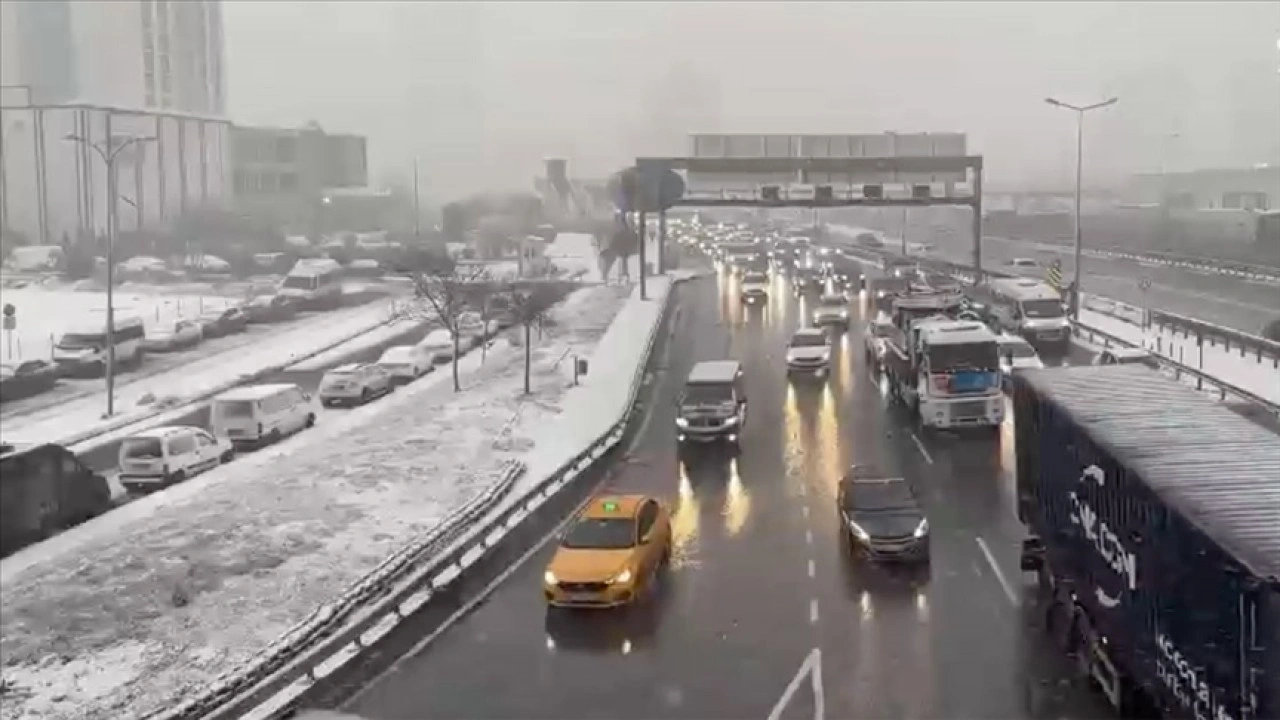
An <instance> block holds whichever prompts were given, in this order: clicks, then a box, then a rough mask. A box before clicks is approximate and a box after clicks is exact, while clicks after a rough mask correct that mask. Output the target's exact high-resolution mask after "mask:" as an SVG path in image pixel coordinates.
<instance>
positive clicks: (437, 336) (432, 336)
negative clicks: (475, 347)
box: [418, 328, 453, 365]
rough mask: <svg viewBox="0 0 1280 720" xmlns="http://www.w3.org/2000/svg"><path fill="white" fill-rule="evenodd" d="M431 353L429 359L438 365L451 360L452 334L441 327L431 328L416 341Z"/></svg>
mask: <svg viewBox="0 0 1280 720" xmlns="http://www.w3.org/2000/svg"><path fill="white" fill-rule="evenodd" d="M418 347H420V348H423V349H425V350H426V351H427V353H429V354H430V355H431V361H432V362H434V363H435V364H437V365H439V364H441V363H447V362H449V361H450V360H453V336H452V335H451V334H450V333H449V331H448V330H445V329H443V328H441V329H439V330H432V331H431V332H430V333H428V334H427V336H426V337H425V338H423V339H422V340H420V341H419V342H418Z"/></svg>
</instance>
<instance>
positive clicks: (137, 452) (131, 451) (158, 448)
mask: <svg viewBox="0 0 1280 720" xmlns="http://www.w3.org/2000/svg"><path fill="white" fill-rule="evenodd" d="M120 454H121V455H122V456H123V457H126V458H129V459H131V460H159V459H161V458H163V457H164V447H163V446H162V445H161V442H160V438H128V439H126V440H125V441H124V444H123V445H121V449H120Z"/></svg>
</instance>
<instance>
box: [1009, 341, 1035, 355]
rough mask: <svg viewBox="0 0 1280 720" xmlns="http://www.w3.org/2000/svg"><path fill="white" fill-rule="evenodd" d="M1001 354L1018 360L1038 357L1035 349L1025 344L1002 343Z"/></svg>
mask: <svg viewBox="0 0 1280 720" xmlns="http://www.w3.org/2000/svg"><path fill="white" fill-rule="evenodd" d="M1000 352H1002V353H1004V354H1006V355H1012V356H1013V357H1016V358H1032V357H1035V356H1036V350H1035V348H1033V347H1031V345H1030V344H1028V343H1024V342H1009V343H1001V345H1000Z"/></svg>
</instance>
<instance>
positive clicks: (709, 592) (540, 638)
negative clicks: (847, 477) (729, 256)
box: [346, 276, 1109, 720]
mask: <svg viewBox="0 0 1280 720" xmlns="http://www.w3.org/2000/svg"><path fill="white" fill-rule="evenodd" d="M733 285H734V281H733V280H732V279H729V278H727V277H724V276H722V277H721V278H719V279H714V280H713V279H704V280H699V281H696V282H694V283H690V284H688V285H685V286H684V287H683V288H681V289H680V290H679V296H678V299H677V302H679V303H680V307H681V308H682V310H681V312H680V315H679V319H678V321H677V322H676V324H675V326H674V328H673V335H674V337H673V341H672V342H670V343H668V348H669V349H668V350H667V355H666V357H665V358H664V359H663V361H662V362H661V363H660V365H661V367H662V370H661V371H659V372H658V374H657V376H656V378H655V380H656V383H657V386H656V397H655V400H654V402H653V403H652V405H651V407H652V408H653V411H652V414H651V415H650V417H649V418H648V419H647V420H646V421H645V424H644V425H643V426H642V429H641V432H640V433H639V434H638V436H637V438H636V440H635V442H634V444H633V446H632V447H631V448H630V450H629V452H628V453H627V454H626V459H625V460H623V461H622V462H620V463H619V464H618V465H617V466H616V467H615V468H613V470H612V472H611V473H610V475H609V477H608V478H607V479H606V480H605V486H606V487H607V488H608V489H609V490H612V491H635V492H645V493H650V494H653V495H656V496H659V497H660V498H662V499H664V500H665V501H667V502H670V503H671V504H672V505H673V507H674V514H673V528H674V532H675V550H674V556H673V561H672V564H671V568H670V571H669V574H668V575H667V577H666V578H665V579H664V582H663V584H662V586H661V590H660V591H659V592H658V593H657V594H656V595H655V596H653V597H651V598H649V600H648V601H647V602H646V603H644V604H642V605H640V606H637V607H633V608H629V609H627V610H624V611H621V612H604V613H595V612H584V613H567V614H561V613H553V614H548V612H547V609H546V607H545V605H544V603H543V601H542V598H541V588H540V583H541V577H542V572H543V570H544V567H545V564H546V562H547V560H548V558H549V557H550V554H551V548H550V547H549V546H543V547H542V548H541V549H540V550H538V551H537V552H535V553H534V554H533V555H532V557H531V559H530V561H529V562H527V563H525V564H523V565H519V566H517V567H515V568H514V569H513V570H512V573H511V575H510V576H509V577H508V578H506V580H505V581H503V582H500V583H499V584H497V585H496V587H495V588H494V590H493V593H492V595H491V596H489V597H488V599H487V600H486V601H485V602H483V603H482V604H481V605H479V606H478V607H476V608H475V609H474V610H473V611H472V612H470V613H469V614H467V615H464V616H463V617H462V618H461V619H460V620H459V621H458V622H456V623H455V624H453V625H452V626H450V627H448V628H447V629H445V630H444V631H443V632H442V633H441V634H440V635H439V636H438V637H437V638H436V639H435V640H434V641H433V642H432V643H431V644H429V645H427V646H426V647H425V648H423V649H421V650H419V651H418V652H416V653H415V654H411V655H409V656H407V657H405V658H403V659H402V660H401V662H400V664H399V665H398V666H397V667H395V668H393V669H392V670H391V671H390V672H388V673H387V674H386V675H384V676H383V677H382V678H380V679H379V680H378V681H375V682H374V683H371V684H370V685H369V686H368V687H366V688H365V689H364V690H363V691H362V692H361V694H359V695H358V696H356V697H355V698H354V699H353V700H352V701H351V702H350V703H349V705H348V707H347V708H346V710H347V711H349V712H354V713H357V714H359V715H361V716H364V717H367V718H377V719H379V720H393V719H405V720H408V719H410V718H412V719H414V720H422V719H424V718H517V717H519V718H583V719H586V718H601V717H611V718H635V719H637V720H639V719H642V718H644V719H651V718H697V719H711V718H726V719H729V718H732V719H735V720H738V719H741V718H764V717H768V716H770V713H771V710H772V709H774V708H775V706H777V705H778V704H779V701H780V698H781V697H782V696H783V695H784V690H786V689H787V687H788V685H789V683H791V681H792V679H793V678H795V677H796V676H797V674H798V672H799V671H800V670H801V668H802V665H804V664H805V662H806V658H809V663H808V665H805V667H808V668H812V669H813V670H814V671H815V672H814V673H811V674H809V675H806V676H805V677H803V678H801V679H800V680H799V681H798V682H797V683H796V684H795V687H796V689H795V691H794V692H793V693H792V694H791V695H790V697H789V699H788V701H787V702H786V703H785V704H783V705H782V706H781V707H780V708H779V712H778V714H777V715H775V716H774V717H778V718H788V719H790V718H802V717H803V718H811V717H814V716H815V709H816V708H817V707H818V706H819V705H821V706H822V716H823V717H829V718H898V717H902V718H905V717H938V718H942V717H948V718H957V717H970V718H996V717H999V718H1097V717H1107V716H1108V715H1109V714H1108V712H1107V711H1106V709H1105V708H1104V707H1103V706H1102V705H1100V704H1099V701H1098V700H1096V699H1095V696H1094V695H1093V694H1092V693H1091V692H1089V691H1087V690H1084V689H1081V688H1078V687H1077V686H1075V685H1073V684H1071V683H1067V682H1066V681H1065V680H1064V679H1063V678H1064V677H1065V668H1064V662H1063V660H1062V659H1061V657H1060V656H1059V655H1058V654H1057V653H1056V652H1055V651H1054V650H1052V649H1050V648H1048V647H1047V646H1046V645H1045V642H1044V641H1043V640H1042V635H1041V634H1040V633H1039V632H1038V631H1037V630H1036V629H1034V628H1029V627H1028V621H1027V620H1025V619H1024V613H1025V614H1026V615H1028V616H1032V617H1034V616H1035V615H1036V613H1035V612H1034V611H1032V610H1022V609H1020V607H1019V606H1020V605H1025V604H1030V603H1031V602H1032V599H1031V596H1029V595H1028V596H1027V597H1026V599H1024V590H1023V586H1022V583H1021V576H1020V575H1019V574H1018V572H1017V543H1018V541H1019V539H1020V538H1021V528H1020V526H1019V525H1018V523H1017V520H1016V518H1015V517H1014V515H1013V510H1012V505H1011V499H1012V488H1011V472H1012V457H1011V455H1012V439H1011V436H1010V434H1009V432H1008V428H1006V429H1005V430H1004V431H1003V432H1002V433H1001V434H1000V435H999V436H991V435H987V436H985V437H972V436H957V435H952V434H950V433H936V434H935V433H931V434H918V433H913V431H912V429H911V425H910V423H908V422H907V421H906V420H905V418H904V417H903V416H902V415H901V413H899V412H898V411H897V410H896V409H893V408H890V407H889V406H888V402H887V399H886V396H885V392H884V391H883V389H882V387H881V385H880V382H879V379H878V378H877V377H876V376H875V374H874V373H873V372H872V371H871V369H870V368H868V367H867V365H866V363H865V360H864V356H863V352H862V346H861V337H860V336H859V335H858V334H857V331H856V330H855V331H854V332H853V333H850V334H846V335H844V336H843V337H842V338H841V339H840V340H839V341H838V342H837V344H836V347H837V353H836V355H835V357H834V361H833V367H834V368H835V372H833V376H832V377H831V379H830V380H828V381H821V380H814V381H806V380H804V379H797V380H796V381H794V382H789V381H788V380H787V378H786V376H785V373H784V371H783V362H784V361H783V357H784V348H785V344H786V340H787V338H788V337H789V335H790V333H791V331H792V330H793V329H794V328H796V327H797V326H799V325H801V324H802V317H803V314H804V312H805V308H804V306H803V304H801V303H798V302H796V301H794V300H792V299H791V297H790V294H789V292H787V289H786V288H785V286H784V285H783V284H782V282H781V281H778V285H777V288H776V290H777V291H776V292H775V293H774V294H773V299H772V300H771V301H770V303H769V304H768V306H767V307H764V308H758V309H755V310H752V311H750V312H747V311H744V309H743V307H742V306H741V305H740V304H739V303H738V301H737V295H736V293H735V292H734V287H733ZM861 312H862V307H861V305H857V304H855V305H854V306H853V313H852V314H851V320H852V325H853V327H854V328H858V327H859V326H860V320H861V317H860V316H861ZM725 357H732V358H736V359H739V360H740V361H742V362H743V364H744V366H745V371H746V377H747V394H748V398H749V403H750V407H749V418H748V421H747V425H746V427H745V431H744V436H743V451H742V453H741V455H740V456H738V457H736V458H735V457H731V456H728V455H717V454H715V453H714V452H713V453H705V454H701V455H700V456H698V457H697V459H696V460H692V459H691V460H690V461H689V462H687V463H681V462H680V460H679V458H678V457H677V450H676V439H675V432H674V416H675V405H674V403H675V399H676V396H677V394H678V393H679V391H680V386H681V384H682V382H683V380H684V378H685V377H686V376H687V374H688V372H689V370H690V369H691V367H692V366H693V364H694V363H695V362H697V361H701V360H712V359H723V358H725ZM1070 360H1071V361H1072V362H1087V358H1085V357H1083V356H1080V355H1075V356H1073V357H1071V358H1070ZM854 462H871V463H877V464H879V465H881V466H882V467H883V468H885V469H886V470H888V471H895V472H900V473H902V474H904V476H905V477H907V478H909V479H910V480H911V481H912V482H913V483H914V484H915V486H916V488H917V490H918V492H919V493H920V494H921V495H922V497H923V501H924V503H925V505H926V507H927V510H928V511H929V513H930V518H931V524H932V527H933V535H934V540H933V551H934V557H933V562H932V564H931V566H930V567H929V568H928V569H927V570H925V571H923V572H916V573H911V572H894V571H888V570H885V569H883V568H879V567H875V566H872V565H870V564H868V563H865V562H862V561H855V560H852V559H851V558H849V557H847V556H846V555H845V553H844V552H843V551H842V550H841V543H840V538H839V535H838V523H837V518H836V512H835V507H834V488H835V485H836V482H837V480H838V478H839V476H840V475H841V474H842V472H843V470H844V469H845V468H846V467H847V466H848V465H849V464H851V463H854ZM993 562H994V563H995V565H996V566H998V567H999V568H1000V569H999V571H997V570H996V569H995V567H993V565H992V563H993ZM1001 578H1004V581H1003V582H1002V580H1001ZM815 649H816V650H817V651H818V652H815ZM815 675H816V676H817V678H818V681H817V682H815V681H814V676H815Z"/></svg>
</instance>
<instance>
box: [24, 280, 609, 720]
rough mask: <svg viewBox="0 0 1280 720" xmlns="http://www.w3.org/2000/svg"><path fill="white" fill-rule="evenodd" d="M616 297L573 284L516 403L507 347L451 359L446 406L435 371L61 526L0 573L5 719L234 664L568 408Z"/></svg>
mask: <svg viewBox="0 0 1280 720" xmlns="http://www.w3.org/2000/svg"><path fill="white" fill-rule="evenodd" d="M624 295H625V290H623V289H621V288H617V287H609V286H596V287H592V288H587V289H584V290H580V291H578V293H575V294H574V295H573V296H571V297H570V298H569V299H568V300H567V301H566V302H565V303H564V304H563V306H561V307H560V308H558V309H557V311H555V312H554V313H553V320H554V321H555V323H554V325H552V326H550V327H548V328H547V329H546V331H545V336H544V338H543V340H542V341H540V342H538V343H537V345H536V346H535V347H534V348H533V373H532V383H533V394H532V395H531V396H529V397H523V396H522V395H521V389H522V383H523V352H522V351H521V350H519V349H517V348H515V347H513V346H511V345H510V344H508V343H506V342H505V341H499V342H498V343H496V344H495V347H494V348H493V349H492V350H491V351H490V353H489V356H488V359H487V361H486V362H484V363H483V365H482V364H481V363H480V355H479V353H474V352H473V353H471V354H470V355H468V356H467V357H466V358H464V359H463V360H462V366H463V370H464V374H463V378H464V384H465V386H466V387H465V390H464V392H462V393H460V394H454V393H453V392H452V389H451V386H450V383H449V378H450V373H448V372H447V371H446V372H439V373H434V374H433V375H431V376H429V377H428V378H424V379H423V380H420V381H418V382H416V383H414V384H412V385H409V386H407V387H406V388H403V389H402V390H400V391H399V392H396V393H395V394H393V395H391V396H389V397H388V398H385V399H383V400H379V401H377V402H375V403H373V404H371V405H368V406H365V407H363V408H359V409H356V410H354V411H352V412H350V413H343V414H338V413H332V414H326V415H325V421H324V422H323V423H322V424H320V425H317V427H316V428H315V429H313V430H309V431H307V432H305V433H302V434H301V435H299V436H297V437H295V438H292V439H291V440H288V441H286V442H285V443H282V444H281V445H280V446H278V447H277V448H273V449H268V450H265V451H262V452H259V453H254V454H253V455H251V456H249V457H247V458H243V459H241V460H239V461H237V462H235V463H233V464H231V465H227V466H224V467H222V468H219V469H216V470H213V471H211V472H209V473H206V474H204V475H201V476H199V477H197V478H195V479H193V480H191V481H189V482H187V483H185V484H183V485H181V486H178V487H175V488H172V489H170V490H167V491H165V492H162V493H158V494H156V495H153V496H150V497H147V498H144V499H141V500H139V501H137V502H135V503H132V504H130V505H128V506H126V507H124V508H122V509H120V510H117V511H113V512H112V513H108V514H107V515H105V516H103V517H101V518H98V519H96V520H94V521H91V522H89V523H86V524H85V525H83V526H81V527H79V528H75V529H73V530H71V531H68V532H67V533H64V534H63V535H62V536H60V537H59V538H57V539H59V540H61V539H63V538H70V539H69V540H66V541H64V542H63V543H62V547H61V550H60V552H58V553H56V554H52V555H51V556H49V557H45V558H43V561H42V562H38V563H31V562H28V563H27V564H26V565H25V566H24V567H14V566H12V565H11V564H10V563H9V562H8V560H6V561H5V562H4V563H0V570H3V573H2V575H0V605H3V607H4V613H3V614H0V642H2V643H3V646H4V654H3V661H4V669H3V674H4V682H5V683H6V685H7V686H8V690H6V693H5V699H4V700H5V701H4V709H5V717H6V718H8V717H15V718H16V717H22V718H40V719H50V720H52V719H59V720H63V719H65V720H71V719H76V720H79V719H85V720H88V719H90V718H92V719H94V720H97V719H99V718H109V717H137V716H140V715H142V714H145V713H146V712H148V711H152V710H155V709H157V708H160V707H164V706H167V705H169V704H171V703H172V702H174V701H175V700H176V699H178V698H180V697H183V696H184V695H186V694H188V693H189V692H191V691H192V689H193V688H196V687H199V686H202V685H205V684H207V683H209V682H211V681H212V680H214V679H215V678H216V677H218V676H219V675H221V674H223V673H225V672H227V671H229V670H232V669H234V668H237V667H239V666H241V665H242V664H243V663H244V662H246V661H247V660H249V659H250V658H251V657H253V656H254V655H255V654H256V653H257V652H259V651H261V650H262V649H263V648H264V647H266V646H267V645H268V644H270V643H271V642H272V641H273V640H275V639H276V638H277V637H279V636H280V635H281V634H283V633H284V632H285V631H287V630H288V629H289V628H290V627H292V626H293V625H294V624H295V623H297V622H298V621H300V620H302V619H303V618H305V617H306V616H307V615H308V614H309V613H310V612H311V611H312V610H313V609H314V608H315V607H316V605H317V604H319V603H321V602H323V601H325V600H327V599H329V598H332V597H335V596H336V595H338V594H340V593H341V592H342V591H343V590H345V589H346V588H347V587H349V586H350V585H351V584H352V583H354V582H356V581H357V580H359V578H360V577H362V576H363V575H364V574H365V573H367V572H368V571H370V570H371V569H373V568H374V567H376V566H377V565H378V564H379V563H380V562H381V561H382V560H383V559H384V558H385V557H386V556H387V555H389V554H390V553H392V552H393V551H395V550H396V549H397V548H399V547H401V546H403V545H404V544H405V543H407V542H410V541H411V540H412V539H413V538H415V537H417V536H420V535H421V534H422V533H425V532H427V531H429V530H430V529H431V528H432V527H433V526H434V525H436V524H437V523H438V522H439V521H440V519H442V518H443V517H445V516H447V515H448V514H449V513H450V512H451V511H452V510H453V509H454V508H456V507H458V506H459V505H461V504H463V503H465V502H466V501H467V500H468V499H469V498H471V497H473V496H474V495H475V494H476V493H479V492H482V491H483V490H484V489H485V488H486V487H488V486H489V485H490V484H491V483H492V482H494V481H495V480H496V479H497V477H498V474H497V473H498V472H499V470H500V469H501V467H502V464H503V463H505V462H506V461H508V460H510V459H512V458H515V457H520V456H521V455H522V454H524V453H527V452H528V451H529V449H530V448H531V447H532V446H533V444H534V442H535V435H536V437H537V439H538V441H541V440H542V438H543V437H544V436H545V435H544V434H543V433H541V432H540V431H541V429H543V428H546V427H549V426H553V425H556V424H557V423H554V422H553V419H554V417H555V416H556V415H558V414H562V409H563V410H564V411H568V412H573V410H572V408H570V407H568V406H566V405H565V403H566V402H568V400H569V399H570V398H569V396H568V394H567V393H566V390H567V388H568V386H569V381H568V377H569V373H571V370H572V367H571V364H570V363H569V362H565V361H563V360H564V358H566V357H568V356H570V355H571V354H573V353H582V354H587V353H591V352H592V350H593V348H594V347H595V346H596V344H597V342H600V341H601V340H602V335H604V336H607V334H606V332H605V329H606V327H608V326H609V324H610V322H611V321H612V320H613V317H614V315H615V314H618V308H619V307H621V306H623V305H624ZM627 307H630V304H628V305H627ZM631 312H633V313H634V311H631ZM628 327H629V326H628ZM609 334H615V331H613V330H610V332H609ZM614 342H617V341H616V340H615V341H614ZM605 389H606V388H605V387H598V388H597V390H600V391H604V390H605ZM579 396H581V393H579ZM575 402H578V403H581V402H583V401H582V400H577V401H575ZM330 418H333V419H332V420H330ZM36 547H40V546H36ZM20 555H22V554H21V553H20ZM14 557H15V558H16V557H18V556H16V555H15V556H14ZM28 557H29V556H28ZM10 559H13V558H10Z"/></svg>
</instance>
